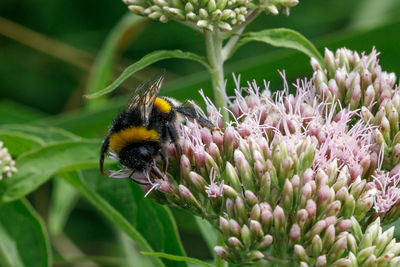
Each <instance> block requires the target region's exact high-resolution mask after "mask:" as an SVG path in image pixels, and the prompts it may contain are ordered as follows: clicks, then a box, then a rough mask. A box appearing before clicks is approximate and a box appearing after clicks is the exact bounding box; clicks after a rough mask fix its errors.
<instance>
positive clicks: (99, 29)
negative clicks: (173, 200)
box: [0, 0, 400, 266]
mask: <svg viewBox="0 0 400 267" xmlns="http://www.w3.org/2000/svg"><path fill="white" fill-rule="evenodd" d="M126 13H127V8H126V6H125V5H124V4H123V3H122V1H101V0H100V1H99V0H97V1H94V0H86V1H78V0H68V1H67V0H58V1H51V0H24V1H12V0H2V1H1V2H0V123H1V124H6V123H32V124H36V125H46V126H56V127H61V128H64V129H66V130H68V131H71V132H73V133H75V134H77V135H79V136H82V137H90V138H93V137H98V138H102V137H103V136H104V134H105V131H106V129H107V127H108V125H109V123H110V122H111V119H112V118H113V117H114V116H115V115H116V114H117V113H118V111H120V110H121V108H122V107H123V106H124V104H125V103H126V101H127V94H128V93H129V91H130V90H131V89H132V88H134V87H135V86H136V85H137V84H138V83H139V82H140V81H142V80H145V79H147V78H150V77H152V76H153V75H154V74H156V73H159V71H160V69H162V68H165V69H166V70H167V77H166V80H167V82H166V83H165V85H164V87H163V89H162V91H161V94H163V95H168V96H171V97H175V98H177V99H178V100H185V99H188V98H189V99H195V100H198V99H199V94H198V93H197V91H198V90H199V89H204V90H205V92H206V94H208V95H211V91H210V86H211V84H210V81H209V78H208V73H207V72H206V71H205V70H204V69H203V67H202V66H201V65H199V64H197V63H193V62H192V61H185V60H165V61H161V62H158V63H156V64H154V65H152V66H150V67H148V68H146V69H144V70H142V71H140V72H138V73H137V74H135V75H134V76H133V77H132V78H131V79H129V80H128V81H127V82H125V83H124V84H123V86H121V88H120V89H118V90H117V91H116V93H113V95H112V96H111V97H109V98H108V99H105V98H103V99H100V100H96V101H88V100H86V99H84V98H83V97H82V95H83V94H85V92H88V90H89V89H88V87H90V86H92V85H93V84H91V83H92V82H93V81H92V80H91V79H92V74H93V66H94V63H95V62H96V60H97V62H98V63H99V61H98V56H99V54H101V53H100V52H101V51H103V53H104V51H107V47H108V48H110V47H114V48H115V52H116V53H114V54H113V55H114V56H113V58H112V59H109V61H108V62H106V63H107V64H108V66H109V67H110V68H109V71H110V72H109V76H107V75H104V80H103V81H100V82H99V83H98V86H102V85H103V86H105V85H107V84H108V83H109V82H110V81H111V80H112V79H113V78H115V77H116V76H117V75H118V74H119V73H120V72H121V71H122V70H123V69H124V68H125V67H127V66H128V65H129V64H132V63H133V62H135V61H137V60H138V59H140V58H141V57H143V56H144V55H146V54H147V53H150V52H152V51H154V50H160V49H182V50H184V51H192V52H195V53H198V54H202V55H204V47H203V38H202V36H201V34H199V33H197V32H194V31H192V30H191V29H189V28H186V27H185V26H183V25H181V24H179V23H175V22H169V23H167V24H162V23H159V22H154V21H148V20H141V21H139V22H138V21H136V23H128V25H126V24H123V23H122V24H121V22H120V20H121V19H122V18H123V17H124V16H125V14H126ZM398 14H400V1H398V0H381V1H376V0H356V1H348V0H324V1H318V0H303V1H301V0H300V3H299V5H298V6H296V7H294V8H292V9H291V15H290V16H289V17H286V16H283V15H279V16H276V17H274V16H266V15H264V14H262V15H261V16H259V17H258V18H257V19H256V20H255V21H254V22H253V23H252V24H250V26H249V27H248V28H247V31H257V30H262V29H266V28H277V27H286V28H291V29H294V30H296V31H298V32H300V33H302V34H303V35H304V36H306V37H307V38H308V39H309V40H311V41H312V42H313V43H314V44H315V45H316V46H317V48H318V49H319V51H320V52H321V53H323V50H324V47H328V48H329V49H331V50H335V49H336V48H339V47H343V46H345V47H347V48H349V49H352V50H357V51H359V52H362V51H367V52H369V51H371V49H372V47H374V46H375V47H376V49H377V50H378V51H380V52H381V55H380V56H379V58H380V64H381V65H382V68H383V69H384V70H386V71H390V72H395V73H396V74H399V73H400V63H399V62H400V52H399V49H400V17H399V16H398ZM125 19H126V16H125ZM130 19H131V20H132V18H130ZM133 20H134V19H133ZM117 25H119V26H117ZM116 32H117V33H118V34H116ZM117 35H118V38H115V36H117ZM107 40H108V41H107ZM110 40H114V41H115V40H117V41H116V42H114V43H110ZM278 70H285V72H286V76H287V78H288V81H289V82H290V83H291V82H294V81H295V80H296V79H297V78H304V77H309V78H310V75H311V73H312V71H311V67H310V64H309V58H307V57H306V56H305V55H303V54H300V53H299V52H296V51H293V50H288V49H281V48H273V47H270V46H267V45H265V44H261V43H249V44H247V45H245V46H243V47H242V48H240V49H239V50H238V51H237V53H236V54H235V55H234V56H233V57H232V58H231V59H230V60H229V61H228V62H227V63H226V65H225V73H226V78H228V93H229V92H232V86H233V83H232V79H231V77H232V76H231V73H232V72H234V73H235V74H241V76H242V81H246V80H249V79H256V80H257V81H258V82H259V83H261V82H262V81H263V80H264V79H265V80H267V81H270V82H271V87H270V88H271V89H272V90H279V89H281V88H282V79H281V77H280V75H279V73H278ZM54 190H55V187H54V186H53V184H52V183H51V182H48V183H47V184H45V185H43V186H42V187H40V188H39V190H37V191H35V192H34V193H33V194H31V195H30V196H29V200H30V201H31V202H32V203H33V205H34V207H35V208H36V209H37V210H38V211H39V213H40V214H41V215H42V216H43V217H44V218H48V214H49V207H50V204H49V203H51V201H52V192H53V191H54ZM73 202H74V201H73ZM74 203H76V205H75V206H70V207H68V209H72V207H73V209H72V211H71V214H70V215H69V216H68V218H65V220H66V221H67V222H66V226H65V230H64V233H63V234H58V235H57V236H54V237H52V239H54V242H53V245H54V250H55V251H56V255H55V257H54V263H55V264H58V265H60V264H61V265H62V264H65V265H68V266H69V265H71V264H72V263H71V262H69V263H65V261H63V260H61V258H62V257H60V256H59V255H58V254H57V253H71V255H73V256H75V257H76V258H79V255H81V254H79V253H84V254H87V255H90V256H101V258H96V257H95V258H93V261H94V262H100V265H102V266H106V265H108V266H115V265H118V264H119V263H120V262H119V261H118V259H119V258H118V257H120V256H121V255H123V253H124V251H123V250H124V248H125V249H126V247H127V246H124V245H120V244H124V242H125V243H126V242H128V243H129V241H128V239H127V238H126V237H124V235H123V234H121V233H120V232H119V231H116V230H115V229H114V227H113V226H112V225H111V224H110V223H109V221H108V220H106V219H105V218H104V217H103V216H102V215H100V214H99V213H98V212H97V211H96V210H95V208H93V207H92V206H91V205H90V204H89V203H88V202H86V201H85V200H84V199H81V198H78V199H77V201H76V202H74ZM173 213H174V216H175V218H176V220H177V224H178V228H179V231H180V233H181V238H182V240H183V243H184V245H185V248H186V251H187V253H188V255H189V256H192V257H198V258H202V259H208V258H210V257H211V254H210V252H209V251H208V249H207V247H206V245H205V243H204V241H203V240H202V238H201V236H200V234H199V231H198V228H197V226H196V223H195V221H194V219H193V218H192V217H191V216H190V215H187V214H185V213H183V212H181V211H178V210H173ZM129 245H130V246H132V244H128V247H129ZM128 254H129V253H128ZM64 256H65V255H64ZM79 264H82V262H80V263H79Z"/></svg>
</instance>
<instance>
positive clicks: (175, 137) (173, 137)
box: [167, 123, 182, 158]
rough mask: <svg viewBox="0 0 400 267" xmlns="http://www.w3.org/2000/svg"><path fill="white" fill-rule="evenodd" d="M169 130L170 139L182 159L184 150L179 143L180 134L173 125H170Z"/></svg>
mask: <svg viewBox="0 0 400 267" xmlns="http://www.w3.org/2000/svg"><path fill="white" fill-rule="evenodd" d="M167 129H168V134H169V137H170V138H171V141H172V143H174V145H175V149H176V152H177V153H178V158H180V157H181V156H182V148H181V146H180V145H179V144H178V142H177V140H178V133H177V132H176V129H175V127H174V125H173V123H170V124H168V125H167Z"/></svg>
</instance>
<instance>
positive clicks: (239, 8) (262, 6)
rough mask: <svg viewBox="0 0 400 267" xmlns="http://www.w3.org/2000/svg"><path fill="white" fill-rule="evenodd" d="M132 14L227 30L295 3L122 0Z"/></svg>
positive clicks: (294, 0)
mask: <svg viewBox="0 0 400 267" xmlns="http://www.w3.org/2000/svg"><path fill="white" fill-rule="evenodd" d="M123 1H124V3H125V4H127V5H128V7H129V9H130V10H131V11H133V12H134V13H136V14H138V15H141V16H147V17H149V18H151V19H153V20H159V21H161V22H164V23H165V22H167V21H168V20H177V21H182V22H184V23H186V24H189V25H191V26H193V27H197V28H200V29H207V30H211V31H212V30H214V29H215V28H217V29H220V30H222V31H230V30H232V27H234V26H235V25H240V24H242V23H245V22H246V21H247V20H249V19H251V18H252V17H253V16H254V15H256V14H258V13H259V12H262V11H265V12H266V13H268V14H272V15H277V14H278V13H279V11H280V10H281V11H282V12H283V13H285V14H289V8H291V7H293V6H295V5H297V4H298V0H217V1H215V0H190V1H188V0H184V1H181V0H150V1H143V0H123Z"/></svg>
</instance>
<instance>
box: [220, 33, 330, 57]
mask: <svg viewBox="0 0 400 267" xmlns="http://www.w3.org/2000/svg"><path fill="white" fill-rule="evenodd" d="M251 41H258V42H264V43H267V44H270V45H272V46H276V47H286V48H292V49H296V50H298V51H300V52H303V53H304V54H306V55H307V56H309V57H313V58H315V59H317V60H318V62H319V63H320V64H322V65H323V64H324V59H323V57H322V56H321V54H320V53H319V51H318V50H317V49H316V48H315V46H314V45H313V44H312V43H311V42H310V41H309V40H307V39H306V38H305V37H304V36H303V35H301V34H300V33H298V32H296V31H294V30H290V29H285V28H278V29H268V30H263V31H259V32H249V33H245V34H244V36H243V37H242V38H241V39H240V40H239V42H238V43H237V44H236V46H235V47H234V48H233V50H232V51H231V53H230V55H229V56H228V58H229V57H231V56H232V54H233V53H234V52H235V51H236V50H237V49H238V48H239V47H241V46H242V45H244V44H246V43H248V42H251Z"/></svg>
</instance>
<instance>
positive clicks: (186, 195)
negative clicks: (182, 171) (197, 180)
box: [179, 185, 203, 212]
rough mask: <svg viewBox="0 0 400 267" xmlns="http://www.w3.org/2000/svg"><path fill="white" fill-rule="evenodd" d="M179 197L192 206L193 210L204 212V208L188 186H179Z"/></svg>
mask: <svg viewBox="0 0 400 267" xmlns="http://www.w3.org/2000/svg"><path fill="white" fill-rule="evenodd" d="M179 195H180V196H181V198H182V199H183V200H184V201H185V202H186V203H187V204H188V205H189V206H192V207H193V208H195V209H197V210H199V211H201V212H203V208H202V207H201V206H200V204H199V202H198V201H197V199H196V198H195V197H194V196H193V194H192V192H190V190H189V189H188V188H187V187H186V186H184V185H179Z"/></svg>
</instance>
